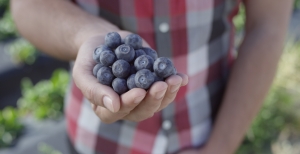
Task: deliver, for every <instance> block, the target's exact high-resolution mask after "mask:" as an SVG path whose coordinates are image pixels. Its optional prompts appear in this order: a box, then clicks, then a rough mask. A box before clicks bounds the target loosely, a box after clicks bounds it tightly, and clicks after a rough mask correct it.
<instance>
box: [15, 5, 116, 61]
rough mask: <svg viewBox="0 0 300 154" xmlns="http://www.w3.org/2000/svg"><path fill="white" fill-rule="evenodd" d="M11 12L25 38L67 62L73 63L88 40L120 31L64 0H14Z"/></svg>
mask: <svg viewBox="0 0 300 154" xmlns="http://www.w3.org/2000/svg"><path fill="white" fill-rule="evenodd" d="M11 11H12V15H13V18H14V21H15V23H16V25H17V28H18V30H19V32H20V33H21V35H22V36H24V37H25V38H27V39H28V40H29V41H30V42H32V43H33V44H34V45H35V46H36V47H37V48H39V49H40V50H41V51H43V52H45V53H47V54H49V55H52V56H54V57H56V58H60V59H64V60H74V59H75V58H76V55H77V51H78V49H79V47H80V45H81V44H82V43H83V42H84V41H85V40H86V39H87V38H90V37H92V36H94V35H97V34H99V33H107V32H109V31H116V30H117V27H116V26H114V25H112V24H110V23H109V22H107V21H105V20H103V19H101V18H99V17H95V16H93V15H90V14H88V13H86V12H84V11H83V10H81V9H80V8H78V7H77V6H75V5H74V4H72V3H71V2H69V1H64V0H49V1H48V0H26V1H24V0H11Z"/></svg>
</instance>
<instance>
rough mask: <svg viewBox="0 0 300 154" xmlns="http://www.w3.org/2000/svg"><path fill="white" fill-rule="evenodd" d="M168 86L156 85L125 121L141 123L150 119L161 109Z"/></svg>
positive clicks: (163, 83) (160, 83) (159, 83)
mask: <svg viewBox="0 0 300 154" xmlns="http://www.w3.org/2000/svg"><path fill="white" fill-rule="evenodd" d="M167 88H168V85H167V84H166V83H165V82H161V81H159V82H156V83H154V84H153V85H152V86H151V88H150V89H149V91H148V92H147V95H146V97H145V98H144V99H143V101H142V102H141V103H140V104H139V105H138V106H137V107H136V108H134V109H133V110H132V111H131V112H130V114H128V115H127V116H125V119H127V120H131V121H135V122H139V121H142V120H144V119H147V118H150V117H152V116H153V114H154V113H155V112H156V111H157V109H158V108H159V107H160V103H161V101H162V99H163V98H164V95H165V93H166V91H167Z"/></svg>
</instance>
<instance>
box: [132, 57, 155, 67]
mask: <svg viewBox="0 0 300 154" xmlns="http://www.w3.org/2000/svg"><path fill="white" fill-rule="evenodd" d="M153 63H154V60H153V59H152V58H151V57H150V56H148V55H142V56H139V57H138V58H137V59H135V61H134V67H135V69H136V70H137V71H139V70H141V69H148V70H150V71H153Z"/></svg>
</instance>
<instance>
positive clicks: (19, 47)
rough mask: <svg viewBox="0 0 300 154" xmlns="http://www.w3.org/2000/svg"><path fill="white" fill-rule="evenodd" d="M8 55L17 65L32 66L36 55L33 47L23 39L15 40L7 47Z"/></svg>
mask: <svg viewBox="0 0 300 154" xmlns="http://www.w3.org/2000/svg"><path fill="white" fill-rule="evenodd" d="M7 52H8V54H10V55H11V57H12V58H13V60H14V61H16V62H17V63H26V64H33V63H34V62H35V59H36V57H37V55H38V52H37V51H36V49H35V47H34V46H33V45H32V44H30V43H29V42H28V41H26V40H25V39H23V38H19V39H16V40H15V41H13V42H12V43H10V44H9V45H8V48H7Z"/></svg>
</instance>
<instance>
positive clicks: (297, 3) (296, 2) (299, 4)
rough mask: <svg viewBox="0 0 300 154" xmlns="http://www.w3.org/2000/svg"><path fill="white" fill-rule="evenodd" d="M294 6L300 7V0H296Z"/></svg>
mask: <svg viewBox="0 0 300 154" xmlns="http://www.w3.org/2000/svg"><path fill="white" fill-rule="evenodd" d="M294 8H295V9H300V0H295V2H294Z"/></svg>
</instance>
